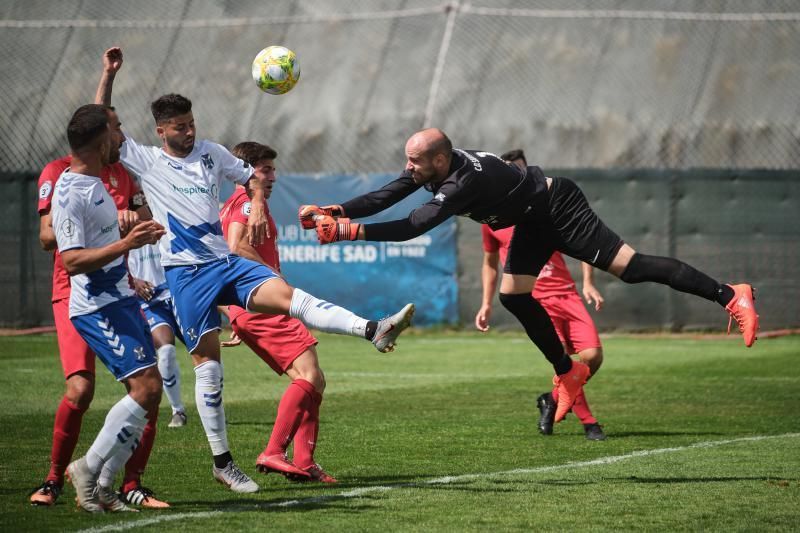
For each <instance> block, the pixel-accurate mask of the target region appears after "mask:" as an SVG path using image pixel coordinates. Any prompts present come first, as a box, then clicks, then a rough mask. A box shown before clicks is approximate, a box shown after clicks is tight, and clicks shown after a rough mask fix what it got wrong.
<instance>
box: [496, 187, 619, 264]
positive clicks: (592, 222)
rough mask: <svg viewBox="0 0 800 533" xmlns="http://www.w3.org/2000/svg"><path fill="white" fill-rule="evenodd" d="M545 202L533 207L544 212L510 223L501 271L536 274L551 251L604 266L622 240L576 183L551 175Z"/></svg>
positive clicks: (616, 250)
mask: <svg viewBox="0 0 800 533" xmlns="http://www.w3.org/2000/svg"><path fill="white" fill-rule="evenodd" d="M547 202H548V204H549V205H548V206H547V207H545V206H541V207H542V209H535V210H534V211H536V212H538V213H542V212H545V213H547V214H546V215H544V216H542V215H539V216H535V217H532V218H531V219H529V220H525V221H523V222H519V223H517V225H516V226H515V227H514V235H513V236H512V237H511V243H510V245H509V247H508V257H507V259H506V264H505V267H504V268H503V272H505V273H507V274H526V275H530V276H536V275H538V274H539V271H540V270H541V269H542V267H543V266H544V265H545V263H547V260H548V259H550V256H551V255H553V252H555V251H559V252H563V253H565V254H567V255H569V256H570V257H574V258H575V259H579V260H581V261H583V262H585V263H588V264H590V265H592V266H595V267H597V268H599V269H601V270H608V267H609V266H610V265H611V262H612V261H613V260H614V257H616V255H617V253H618V252H619V249H620V248H621V247H622V245H623V241H622V239H621V238H620V237H619V235H617V234H616V233H614V232H613V231H612V230H611V229H609V228H608V226H606V225H605V224H604V223H603V221H602V220H600V217H598V216H597V214H596V213H595V212H594V211H592V208H591V207H589V202H588V201H586V196H584V194H583V192H582V191H581V190H580V189H579V188H578V186H577V185H575V183H574V182H573V181H572V180H569V179H567V178H553V184H552V185H551V187H550V189H548V191H547Z"/></svg>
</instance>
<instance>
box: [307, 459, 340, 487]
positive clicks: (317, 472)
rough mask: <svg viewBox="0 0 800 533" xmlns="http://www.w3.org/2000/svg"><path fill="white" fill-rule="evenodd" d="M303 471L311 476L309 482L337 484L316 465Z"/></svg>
mask: <svg viewBox="0 0 800 533" xmlns="http://www.w3.org/2000/svg"><path fill="white" fill-rule="evenodd" d="M303 470H305V471H306V472H308V475H309V476H311V479H310V481H317V482H319V483H339V482H338V481H337V480H336V478H335V477H333V476H332V475H330V474H328V473H327V472H326V471H324V470H323V469H322V467H321V466H320V465H318V464H317V463H314V464H313V465H311V466H309V467H308V468H304V469H303Z"/></svg>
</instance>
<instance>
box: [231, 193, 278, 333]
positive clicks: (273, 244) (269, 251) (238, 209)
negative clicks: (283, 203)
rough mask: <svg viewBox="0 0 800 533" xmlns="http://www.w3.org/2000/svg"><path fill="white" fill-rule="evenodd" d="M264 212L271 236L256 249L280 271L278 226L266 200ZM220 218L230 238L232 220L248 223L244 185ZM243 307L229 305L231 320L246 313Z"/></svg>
mask: <svg viewBox="0 0 800 533" xmlns="http://www.w3.org/2000/svg"><path fill="white" fill-rule="evenodd" d="M264 214H266V216H267V224H268V225H269V237H266V238H264V242H262V243H261V244H259V245H258V246H255V247H254V248H255V250H256V252H257V253H258V255H259V257H261V259H262V260H263V261H264V262H265V263H266V264H267V265H269V266H270V267H271V268H273V269H274V270H275V271H277V272H280V270H281V263H280V258H279V257H278V239H277V235H278V228H277V226H275V221H274V220H273V219H272V215H270V214H269V204H267V201H266V200H264ZM219 218H220V221H221V222H222V234H223V235H224V236H225V239H226V240H227V239H228V228H229V227H230V225H231V223H232V222H239V223H240V224H244V225H245V226H246V225H247V220H248V219H249V218H250V197H249V196H247V191H246V190H245V188H244V187H241V186H239V187H236V190H235V191H234V192H233V194H232V195H231V197H230V198H228V200H227V201H226V202H225V204H224V205H223V206H222V209H220V211H219ZM246 312H247V311H245V310H244V309H242V308H241V307H238V306H235V305H231V306H230V307H229V313H230V317H229V320H230V321H231V322H233V321H234V320H236V317H238V316H239V315H241V314H242V313H246Z"/></svg>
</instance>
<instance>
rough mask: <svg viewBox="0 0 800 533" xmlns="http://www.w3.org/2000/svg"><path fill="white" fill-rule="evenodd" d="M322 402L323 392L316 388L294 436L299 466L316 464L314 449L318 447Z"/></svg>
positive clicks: (295, 459) (305, 466)
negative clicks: (309, 405)
mask: <svg viewBox="0 0 800 533" xmlns="http://www.w3.org/2000/svg"><path fill="white" fill-rule="evenodd" d="M320 404H322V394H320V393H318V392H317V391H316V390H315V391H314V393H313V394H312V395H311V407H310V408H309V409H308V410H307V411H306V412H305V415H304V416H303V420H302V421H301V422H300V427H299V428H297V433H296V434H295V436H294V458H293V462H294V464H295V466H297V468H308V467H309V466H311V465H313V464H314V450H315V449H316V447H317V434H318V433H319V406H320Z"/></svg>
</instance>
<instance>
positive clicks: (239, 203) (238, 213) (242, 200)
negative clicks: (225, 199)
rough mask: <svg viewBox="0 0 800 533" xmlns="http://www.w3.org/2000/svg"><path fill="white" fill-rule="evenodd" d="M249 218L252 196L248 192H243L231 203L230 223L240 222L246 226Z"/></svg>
mask: <svg viewBox="0 0 800 533" xmlns="http://www.w3.org/2000/svg"><path fill="white" fill-rule="evenodd" d="M249 218H250V198H248V197H247V195H246V194H242V195H240V196H239V197H238V198H236V200H234V202H233V203H232V204H231V210H230V219H229V223H233V222H238V223H239V224H244V225H245V226H246V225H247V220H248V219H249Z"/></svg>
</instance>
